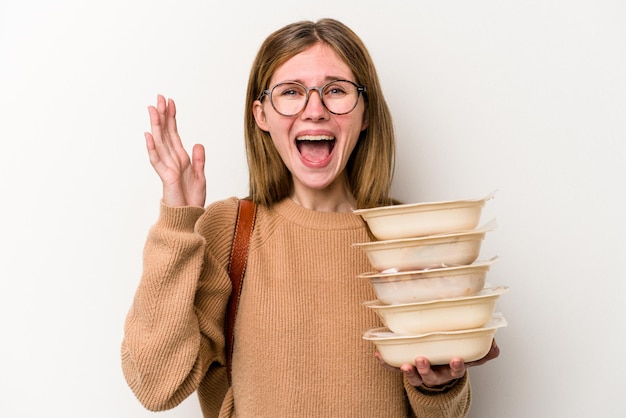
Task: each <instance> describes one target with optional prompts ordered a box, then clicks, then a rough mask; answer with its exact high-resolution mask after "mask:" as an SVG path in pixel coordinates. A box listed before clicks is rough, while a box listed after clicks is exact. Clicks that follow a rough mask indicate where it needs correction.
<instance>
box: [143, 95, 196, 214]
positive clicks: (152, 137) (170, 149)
mask: <svg viewBox="0 0 626 418" xmlns="http://www.w3.org/2000/svg"><path fill="white" fill-rule="evenodd" d="M148 113H149V115H150V127H151V131H152V133H149V132H146V133H145V138H146V147H147V148H148V156H149V158H150V164H152V167H153V168H154V170H155V171H156V172H157V174H158V175H159V177H160V178H161V182H162V183H163V202H164V203H165V204H166V205H168V206H200V207H203V206H204V203H205V200H206V178H205V176H204V161H205V154H204V147H203V146H202V145H200V144H196V145H194V146H193V150H192V154H191V158H189V154H187V151H185V148H184V147H183V144H182V142H181V140H180V136H179V135H178V128H177V127H176V105H175V104H174V100H172V99H168V100H167V102H166V100H165V97H163V96H161V95H159V96H158V97H157V105H156V107H155V106H148Z"/></svg>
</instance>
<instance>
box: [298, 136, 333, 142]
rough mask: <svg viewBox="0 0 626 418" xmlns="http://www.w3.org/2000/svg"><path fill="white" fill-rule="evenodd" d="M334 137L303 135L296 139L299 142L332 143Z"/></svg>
mask: <svg viewBox="0 0 626 418" xmlns="http://www.w3.org/2000/svg"><path fill="white" fill-rule="evenodd" d="M333 139H335V137H334V136H328V135H302V136H299V137H297V138H296V140H298V141H332V140H333Z"/></svg>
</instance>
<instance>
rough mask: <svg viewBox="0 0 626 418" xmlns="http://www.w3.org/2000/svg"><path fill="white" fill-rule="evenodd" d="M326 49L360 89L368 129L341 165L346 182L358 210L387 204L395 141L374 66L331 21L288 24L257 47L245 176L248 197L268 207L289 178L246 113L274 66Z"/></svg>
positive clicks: (353, 38) (287, 185)
mask: <svg viewBox="0 0 626 418" xmlns="http://www.w3.org/2000/svg"><path fill="white" fill-rule="evenodd" d="M319 42H322V43H324V44H326V45H328V46H330V47H331V48H332V49H333V50H334V51H335V52H336V53H337V54H338V55H339V57H341V59H343V61H344V62H345V63H346V64H347V65H348V66H349V67H350V69H351V70H352V73H353V74H354V77H355V78H356V80H355V81H356V83H357V84H359V85H364V86H366V88H367V92H366V93H365V94H364V96H363V97H364V100H365V105H366V109H365V112H366V115H367V118H368V127H367V129H365V130H364V131H363V132H361V134H360V137H359V140H358V142H357V145H356V147H355V148H354V151H353V152H352V155H351V156H350V159H349V161H348V164H347V167H346V169H347V172H348V181H349V185H350V187H351V189H352V193H353V195H354V197H355V199H356V201H357V207H358V208H367V207H374V206H380V205H387V204H391V203H392V200H391V198H390V196H389V194H390V189H391V180H392V177H393V170H394V163H395V136H394V131H393V123H392V120H391V114H390V112H389V108H388V107H387V103H386V102H385V99H384V97H383V94H382V91H381V88H380V84H379V81H378V75H377V73H376V69H375V67H374V63H373V61H372V59H371V57H370V55H369V52H368V51H367V49H366V47H365V45H364V44H363V42H362V41H361V39H360V38H359V37H358V36H357V35H356V34H355V33H354V32H353V31H352V30H351V29H350V28H348V27H347V26H346V25H344V24H343V23H341V22H339V21H337V20H334V19H321V20H319V21H317V22H311V21H302V22H296V23H292V24H289V25H287V26H285V27H283V28H281V29H279V30H277V31H276V32H274V33H272V34H271V35H270V36H269V37H267V39H266V40H265V41H264V42H263V44H262V45H261V48H260V49H259V52H258V53H257V56H256V59H255V60H254V63H253V65H252V69H251V71H250V78H249V80H248V90H247V95H246V107H245V109H246V110H245V116H244V122H245V141H246V152H247V158H248V166H249V172H250V174H249V175H250V185H249V186H250V190H249V193H250V197H251V198H252V200H253V201H255V202H256V203H258V204H262V205H265V206H271V205H273V204H274V203H277V202H279V201H280V200H282V199H284V198H285V197H287V196H289V193H290V192H291V189H292V178H291V173H290V172H289V171H288V170H287V167H286V166H285V164H284V163H283V161H282V159H281V158H280V155H279V154H278V151H277V150H276V148H275V147H274V143H273V142H272V139H271V137H270V135H269V134H268V133H267V132H265V131H263V130H262V129H260V128H259V127H258V126H257V124H256V122H255V119H254V116H253V114H252V108H253V103H254V101H255V100H257V99H258V98H259V96H260V95H261V92H262V91H263V90H264V89H267V88H269V86H268V83H269V81H270V79H271V77H272V75H273V74H274V72H275V71H276V69H277V68H278V67H280V66H281V65H282V64H283V63H285V62H286V61H287V60H289V59H290V58H292V57H293V56H295V55H297V54H299V53H300V52H303V51H305V50H306V49H308V48H310V47H311V46H313V45H314V44H316V43H319Z"/></svg>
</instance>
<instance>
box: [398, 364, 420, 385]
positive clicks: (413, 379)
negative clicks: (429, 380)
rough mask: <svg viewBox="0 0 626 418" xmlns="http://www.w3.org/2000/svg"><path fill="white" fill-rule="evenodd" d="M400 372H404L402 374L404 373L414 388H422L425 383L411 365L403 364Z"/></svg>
mask: <svg viewBox="0 0 626 418" xmlns="http://www.w3.org/2000/svg"><path fill="white" fill-rule="evenodd" d="M400 370H402V373H404V376H405V377H406V379H407V381H408V382H409V383H410V384H411V385H413V386H420V385H422V384H423V383H424V380H423V379H422V376H420V374H419V373H418V372H417V370H416V369H415V367H413V366H412V365H410V364H403V365H402V366H401V367H400Z"/></svg>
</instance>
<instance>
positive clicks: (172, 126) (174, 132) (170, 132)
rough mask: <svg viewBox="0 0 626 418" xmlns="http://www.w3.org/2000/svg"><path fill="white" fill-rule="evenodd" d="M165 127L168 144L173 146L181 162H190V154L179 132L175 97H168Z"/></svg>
mask: <svg viewBox="0 0 626 418" xmlns="http://www.w3.org/2000/svg"><path fill="white" fill-rule="evenodd" d="M164 100H165V99H164ZM165 129H166V131H167V135H166V137H167V141H168V144H167V145H168V146H170V147H172V149H173V150H174V152H175V153H176V156H177V157H178V160H179V161H180V162H186V163H188V162H189V154H187V151H186V150H185V147H183V142H182V140H181V138H180V135H179V134H178V123H177V122H176V103H175V102H174V99H168V100H167V105H166V107H165Z"/></svg>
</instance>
